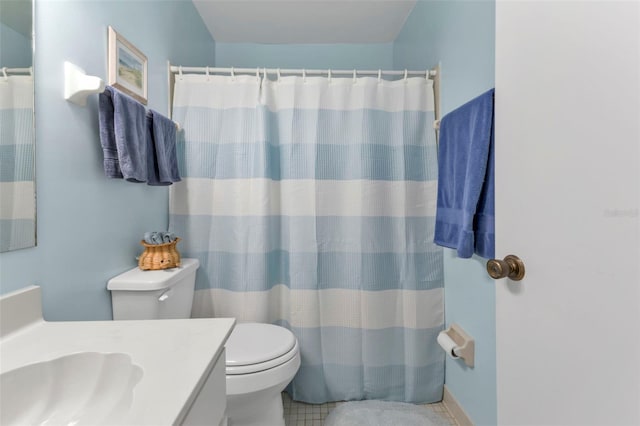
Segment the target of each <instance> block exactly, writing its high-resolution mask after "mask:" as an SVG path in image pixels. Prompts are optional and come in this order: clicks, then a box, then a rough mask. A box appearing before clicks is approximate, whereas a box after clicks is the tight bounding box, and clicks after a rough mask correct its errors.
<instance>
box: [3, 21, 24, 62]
mask: <svg viewBox="0 0 640 426" xmlns="http://www.w3.org/2000/svg"><path fill="white" fill-rule="evenodd" d="M31 60H32V58H31V40H30V39H28V38H27V37H25V36H24V35H22V34H20V33H19V32H17V31H16V30H14V29H13V28H11V27H9V26H7V25H5V24H4V23H2V22H0V67H8V68H27V67H30V66H31Z"/></svg>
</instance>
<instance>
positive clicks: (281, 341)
mask: <svg viewBox="0 0 640 426" xmlns="http://www.w3.org/2000/svg"><path fill="white" fill-rule="evenodd" d="M225 346H226V374H227V375H241V374H251V373H257V372H260V371H264V370H268V369H271V368H274V367H277V366H279V365H282V364H284V363H286V362H287V361H289V360H290V359H292V358H293V357H295V356H296V355H297V354H298V351H299V348H298V341H297V340H296V338H295V336H294V335H293V333H291V332H290V331H289V330H287V329H286V328H284V327H279V326H276V325H271V324H259V323H244V324H237V325H236V326H235V328H234V329H233V331H232V332H231V336H230V337H229V339H228V340H227V343H226V345H225Z"/></svg>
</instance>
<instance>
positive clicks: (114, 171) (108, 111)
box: [98, 87, 122, 179]
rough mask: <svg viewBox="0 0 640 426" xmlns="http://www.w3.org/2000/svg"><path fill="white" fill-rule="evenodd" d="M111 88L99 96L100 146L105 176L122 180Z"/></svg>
mask: <svg viewBox="0 0 640 426" xmlns="http://www.w3.org/2000/svg"><path fill="white" fill-rule="evenodd" d="M109 89H110V88H109V87H107V88H106V89H105V92H104V93H100V95H99V96H98V122H99V123H98V124H99V127H100V144H101V145H102V153H103V158H104V159H103V167H104V174H105V175H106V176H107V177H109V178H120V179H122V172H121V171H120V163H119V161H118V147H117V146H116V133H115V126H114V123H113V120H114V114H113V99H112V97H111V92H110V91H109Z"/></svg>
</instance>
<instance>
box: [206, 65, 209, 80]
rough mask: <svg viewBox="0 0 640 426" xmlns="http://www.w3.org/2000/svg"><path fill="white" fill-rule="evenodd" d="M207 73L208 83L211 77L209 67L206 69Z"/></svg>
mask: <svg viewBox="0 0 640 426" xmlns="http://www.w3.org/2000/svg"><path fill="white" fill-rule="evenodd" d="M206 73H207V81H209V77H210V76H209V67H208V66H207V69H206Z"/></svg>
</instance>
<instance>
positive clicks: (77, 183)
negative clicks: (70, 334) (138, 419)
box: [0, 0, 215, 320]
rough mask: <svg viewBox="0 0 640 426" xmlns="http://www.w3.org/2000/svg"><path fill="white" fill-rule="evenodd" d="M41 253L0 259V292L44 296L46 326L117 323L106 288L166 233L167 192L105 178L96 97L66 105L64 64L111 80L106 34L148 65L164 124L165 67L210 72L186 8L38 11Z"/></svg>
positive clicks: (152, 96)
mask: <svg viewBox="0 0 640 426" xmlns="http://www.w3.org/2000/svg"><path fill="white" fill-rule="evenodd" d="M35 14H36V26H35V30H36V31H35V32H36V58H35V67H36V89H35V90H36V146H37V147H36V151H37V153H36V162H37V166H36V170H37V197H38V246H37V247H35V248H31V249H25V250H19V251H15V252H9V253H2V254H0V291H1V292H2V293H6V292H9V291H12V290H15V289H18V288H20V287H24V286H26V285H30V284H37V285H40V286H42V290H43V298H44V314H45V318H46V319H48V320H85V319H88V320H97V319H109V318H111V298H110V295H109V293H108V291H107V290H106V283H107V280H108V279H109V278H110V277H112V276H114V275H117V274H119V273H121V272H123V271H125V270H127V269H129V268H132V267H134V266H135V265H136V260H135V256H137V255H138V254H139V253H140V252H141V247H140V245H139V241H140V238H141V236H142V234H143V233H144V232H145V231H147V230H162V229H166V228H167V224H168V189H167V188H166V187H149V186H147V185H144V184H133V183H128V182H125V181H123V180H109V179H107V178H105V177H104V175H103V173H102V150H101V148H100V140H99V137H98V113H97V95H93V96H91V97H90V98H89V103H88V106H87V107H79V106H77V105H75V104H72V103H69V102H66V101H65V100H64V99H63V62H64V61H65V60H68V61H71V62H73V63H75V64H76V65H78V66H80V67H82V68H84V69H85V70H86V71H87V73H88V74H91V75H98V76H100V77H102V78H103V79H106V72H107V26H108V25H112V26H113V27H114V28H115V29H116V31H118V32H119V33H121V34H122V35H123V36H124V37H125V38H127V39H128V40H129V41H130V42H132V43H133V44H134V45H135V46H136V47H138V48H139V49H140V50H142V52H144V53H145V54H146V55H147V57H148V60H149V65H148V74H149V79H148V82H149V85H148V93H149V105H148V106H149V107H151V108H153V109H155V110H157V111H159V112H161V113H164V114H166V113H167V112H168V111H167V109H168V107H167V92H168V88H167V60H171V62H172V63H176V64H182V65H200V64H203V63H212V62H213V61H214V57H215V56H214V55H215V45H214V41H213V39H212V38H211V36H210V35H209V33H208V32H207V31H206V28H205V26H204V24H203V22H202V20H201V18H200V16H199V15H198V14H197V12H196V10H195V8H194V7H193V4H192V3H191V1H189V0H167V1H154V2H149V1H126V2H125V1H77V0H76V1H61V0H58V1H49V0H37V1H36V12H35Z"/></svg>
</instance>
